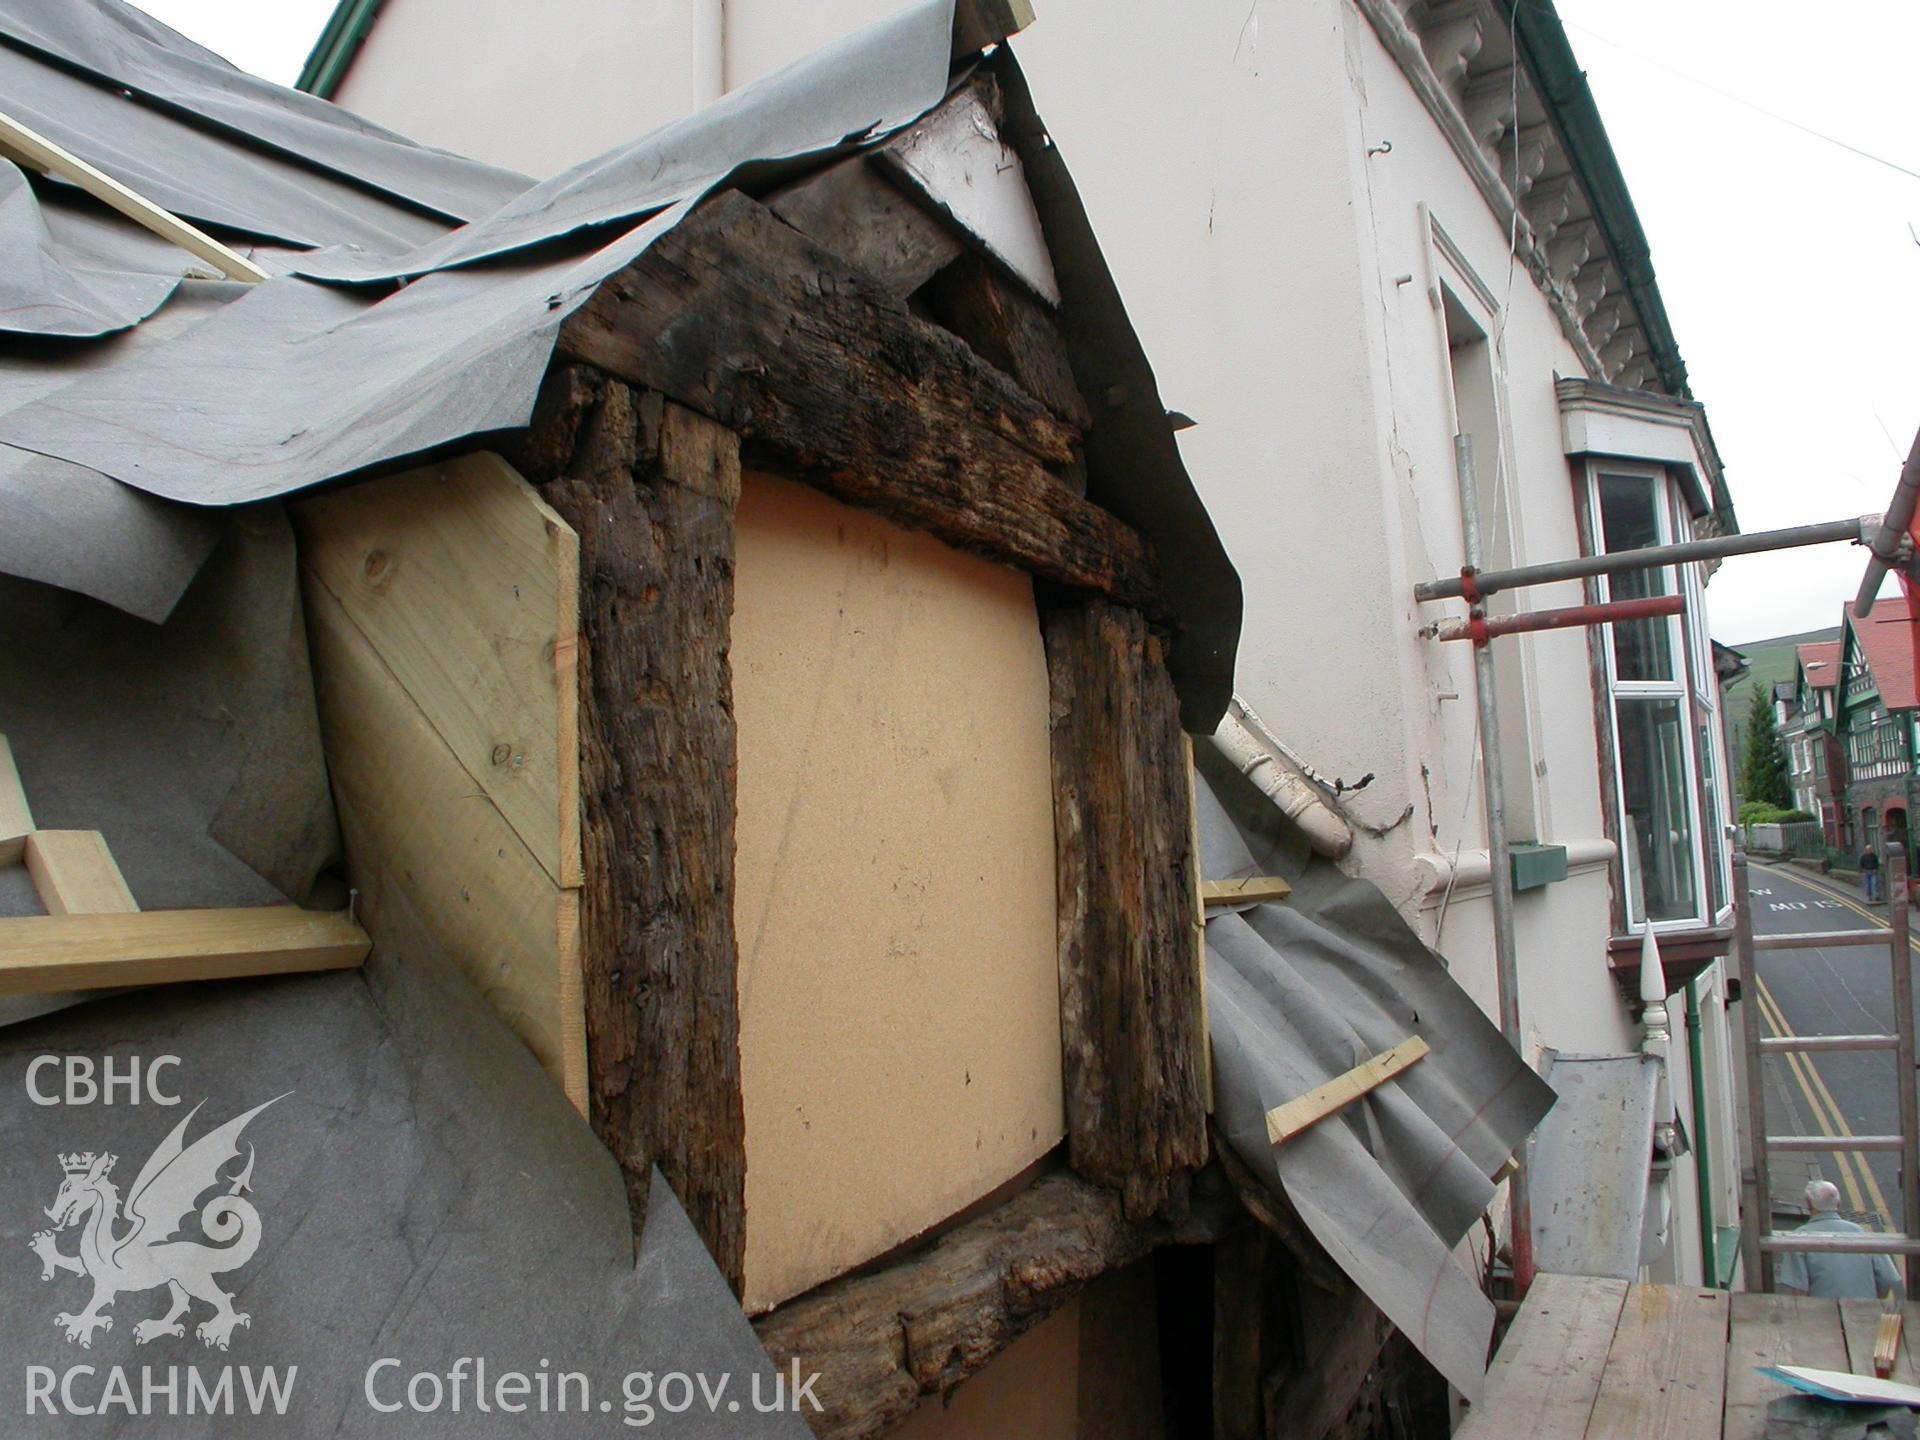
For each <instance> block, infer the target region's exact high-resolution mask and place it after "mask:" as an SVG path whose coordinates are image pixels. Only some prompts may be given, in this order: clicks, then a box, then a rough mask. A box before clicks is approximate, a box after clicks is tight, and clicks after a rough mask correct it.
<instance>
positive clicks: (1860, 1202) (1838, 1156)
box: [1753, 875, 1920, 1230]
mask: <svg viewBox="0 0 1920 1440" xmlns="http://www.w3.org/2000/svg"><path fill="white" fill-rule="evenodd" d="M1789 878H1791V879H1793V880H1794V881H1795V882H1797V883H1799V884H1801V885H1805V886H1806V888H1807V889H1809V890H1817V891H1820V892H1822V893H1823V894H1826V895H1828V896H1831V897H1832V898H1833V899H1834V900H1836V901H1837V902H1839V903H1840V904H1841V905H1844V906H1845V907H1846V908H1847V909H1849V910H1851V911H1853V912H1854V914H1856V915H1859V916H1861V917H1863V918H1864V919H1866V920H1868V921H1870V922H1872V923H1873V924H1874V925H1877V926H1879V927H1880V928H1881V929H1883V930H1890V929H1891V928H1892V927H1891V926H1889V925H1888V924H1887V922H1886V921H1885V920H1882V919H1881V918H1880V917H1879V916H1878V915H1875V914H1874V913H1873V912H1872V911H1871V910H1866V909H1863V908H1861V907H1860V906H1858V905H1856V904H1854V903H1853V901H1851V900H1850V899H1848V898H1847V897H1846V896H1845V895H1843V894H1841V893H1840V892H1839V891H1837V890H1832V889H1829V888H1828V887H1827V886H1825V885H1820V884H1816V883H1814V882H1812V881H1810V880H1803V879H1801V878H1800V877H1799V876H1797V875H1795V876H1791V877H1789ZM1908 944H1909V945H1912V946H1913V947H1914V948H1915V949H1916V950H1920V942H1916V941H1914V940H1912V939H1909V940H1908ZM1849 948H1851V947H1849ZM1782 953H1790V952H1782ZM1889 958H1891V957H1889ZM1753 978H1754V986H1755V988H1756V989H1757V990H1758V991H1759V995H1758V996H1757V997H1756V998H1757V999H1758V1000H1759V1002H1760V1015H1761V1017H1762V1018H1763V1019H1764V1020H1765V1021H1766V1022H1767V1028H1768V1029H1769V1030H1771V1031H1772V1032H1773V1033H1774V1034H1775V1035H1776V1036H1790V1035H1793V1034H1794V1033H1795V1031H1794V1028H1793V1027H1792V1026H1791V1025H1789V1024H1788V1023H1787V1017H1786V1014H1785V1012H1784V1011H1782V1010H1781V1008H1780V1004H1779V1002H1778V1001H1777V1000H1775V999H1774V998H1773V992H1772V991H1771V990H1769V989H1767V982H1766V981H1764V980H1762V979H1761V978H1760V977H1759V976H1758V975H1755V976H1754V977H1753ZM1784 1054H1785V1059H1786V1062H1787V1068H1788V1069H1790V1070H1791V1071H1792V1072H1793V1078H1794V1081H1795V1083H1796V1084H1797V1085H1798V1086H1799V1087H1800V1093H1801V1095H1802V1096H1803V1097H1805V1099H1806V1102H1807V1113H1808V1114H1809V1115H1811V1116H1812V1117H1813V1123H1814V1125H1815V1126H1816V1127H1817V1128H1818V1129H1820V1130H1824V1131H1825V1132H1826V1133H1827V1134H1829V1135H1851V1134H1853V1127H1852V1126H1851V1125H1849V1124H1847V1119H1846V1116H1844V1115H1842V1114H1841V1113H1840V1105H1839V1102H1838V1101H1836V1100H1835V1099H1834V1098H1833V1092H1832V1091H1831V1090H1829V1089H1828V1088H1827V1082H1826V1081H1825V1080H1824V1079H1823V1078H1822V1077H1821V1075H1820V1067H1819V1066H1817V1065H1816V1064H1814V1061H1813V1056H1812V1055H1811V1054H1809V1053H1807V1052H1804V1051H1798V1050H1788V1051H1786V1052H1784ZM1833 1157H1834V1163H1835V1166H1836V1167H1837V1168H1838V1170H1839V1172H1840V1178H1841V1189H1843V1190H1844V1191H1845V1192H1846V1195H1847V1201H1848V1206H1849V1208H1850V1209H1852V1210H1853V1212H1854V1213H1855V1214H1856V1215H1859V1214H1865V1213H1867V1211H1868V1210H1869V1208H1871V1210H1872V1211H1873V1213H1875V1214H1876V1215H1877V1216H1878V1217H1879V1223H1880V1228H1882V1229H1883V1230H1892V1229H1896V1228H1897V1227H1896V1226H1895V1225H1894V1223H1893V1210H1892V1207H1891V1206H1889V1205H1888V1204H1887V1197H1886V1195H1885V1194H1884V1193H1883V1192H1882V1191H1881V1189H1880V1182H1879V1181H1878V1180H1876V1179H1875V1178H1874V1174H1873V1167H1872V1166H1871V1165H1869V1164H1868V1163H1867V1155H1866V1152H1865V1151H1864V1150H1836V1151H1834V1152H1833ZM1863 1186H1864V1193H1863ZM1869 1202H1870V1204H1869Z"/></svg>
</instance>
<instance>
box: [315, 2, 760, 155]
mask: <svg viewBox="0 0 1920 1440" xmlns="http://www.w3.org/2000/svg"><path fill="white" fill-rule="evenodd" d="M722 6H723V0H539V3H538V4H529V3H527V0H386V3H385V4H383V5H382V6H381V8H380V18H379V21H378V22H377V23H376V24H375V25H374V27H373V29H372V31H371V32H370V33H369V34H368V36H367V40H366V43H365V44H364V45H362V46H361V48H360V53H359V54H358V55H357V56H355V57H354V61H353V64H352V66H351V67H350V68H349V69H348V71H347V74H346V78H345V79H344V80H343V81H342V83H341V85H340V87H339V89H338V90H337V91H336V92H335V94H334V97H333V98H334V99H335V100H336V101H338V102H339V103H340V104H342V105H344V106H346V107H347V109H349V110H353V111H357V112H358V113H360V114H362V115H364V116H366V117H367V118H368V119H369V120H374V121H377V122H379V123H380V124H382V125H385V126H388V127H389V128H391V129H394V130H398V131H399V132H400V133H401V134H402V135H405V136H408V137H409V138H411V139H414V140H418V141H419V142H420V143H421V144H423V145H436V146H438V147H440V148H441V149H443V150H451V151H453V152H454V153H456V154H459V155H466V156H470V157H471V158H473V159H475V160H485V161H487V162H489V163H490V164H494V165H504V166H506V167H507V168H508V169H510V170H519V171H521V172H523V173H524V174H527V175H531V176H533V177H534V178H535V179H541V180H544V179H545V178H546V177H547V176H549V175H554V174H558V173H559V172H560V171H562V170H565V169H566V168H567V167H568V166H570V165H573V164H574V163H576V162H577V161H580V160H585V159H587V158H588V157H590V156H593V155H598V154H600V153H601V152H602V151H605V150H611V149H612V148H613V147H614V146H616V145H621V144H624V143H626V142H627V141H629V140H634V139H637V138H639V137H640V136H642V135H644V134H646V133H647V132H648V131H650V130H653V129H656V128H658V127H659V126H660V125H662V124H664V123H665V122H667V121H668V120H672V119H674V118H676V117H677V116H680V115H684V114H686V113H687V112H688V111H690V110H697V109H698V108H699V107H700V106H702V105H704V104H706V103H707V102H708V101H709V100H712V99H715V98H716V97H718V96H719V95H720V94H721V90H722V86H721V67H722V63H723V52H722V48H721V41H722V26H721V14H722Z"/></svg>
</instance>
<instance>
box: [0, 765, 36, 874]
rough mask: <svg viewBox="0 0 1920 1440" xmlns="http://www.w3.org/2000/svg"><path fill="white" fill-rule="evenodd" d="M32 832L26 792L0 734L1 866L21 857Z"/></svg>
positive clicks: (30, 813)
mask: <svg viewBox="0 0 1920 1440" xmlns="http://www.w3.org/2000/svg"><path fill="white" fill-rule="evenodd" d="M31 829H33V811H32V810H31V809H29V808H28V806H27V792H26V791H25V790H23V789H21V788H20V772H19V770H17V769H16V768H14V763H13V750H12V748H11V747H10V746H9V745H8V744H7V737H6V736H4V735H0V865H11V864H12V863H13V862H14V861H16V860H18V859H19V858H20V852H21V850H22V848H23V847H24V843H25V837H26V833H27V832H28V831H29V830H31Z"/></svg>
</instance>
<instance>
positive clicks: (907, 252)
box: [767, 155, 1004, 368]
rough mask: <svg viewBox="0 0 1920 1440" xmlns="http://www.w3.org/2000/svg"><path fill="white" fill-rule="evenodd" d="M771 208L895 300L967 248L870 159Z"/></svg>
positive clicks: (852, 160) (792, 190)
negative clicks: (883, 173)
mask: <svg viewBox="0 0 1920 1440" xmlns="http://www.w3.org/2000/svg"><path fill="white" fill-rule="evenodd" d="M767 203H768V205H769V206H770V207H771V208H772V210H773V213H774V214H776V215H778V216H779V217H780V218H781V219H782V220H784V221H786V223H787V224H789V225H791V226H792V227H793V228H794V229H796V230H798V231H799V232H800V233H801V234H802V235H805V236H806V237H807V238H808V239H809V240H812V241H815V242H816V243H818V244H819V245H821V246H823V247H824V248H826V249H828V250H831V251H832V252H833V253H834V254H836V255H838V256H839V257H840V258H841V259H843V260H845V261H846V262H847V263H848V264H850V265H852V266H853V268H854V269H856V270H859V271H861V272H862V273H863V274H865V275H867V276H868V277H870V278H871V279H872V280H873V281H874V282H875V283H876V284H878V285H879V286H880V287H881V289H882V290H883V291H884V292H885V293H886V294H887V295H889V296H891V297H892V298H893V299H896V300H904V299H906V297H907V296H909V295H911V294H912V293H913V292H914V291H916V290H918V289H919V288H920V287H921V286H922V285H924V284H926V283H927V281H928V280H930V279H932V278H933V276H934V274H935V273H936V272H937V271H939V270H941V269H943V268H944V267H946V266H947V265H949V264H951V263H952V262H953V261H954V260H956V259H958V258H959V256H960V252H961V250H962V249H963V248H964V246H963V245H962V244H961V241H960V237H959V236H958V235H956V234H954V232H953V229H952V227H951V226H950V225H949V224H947V222H945V221H942V220H938V219H935V218H934V217H933V216H932V215H930V214H928V213H927V211H926V210H925V209H923V208H922V207H921V205H920V204H919V202H918V201H916V200H914V199H913V198H912V197H910V196H909V195H907V194H906V193H905V192H904V191H903V190H901V189H900V187H899V186H897V185H895V184H894V183H893V182H892V181H890V180H888V179H887V178H886V177H885V176H884V175H882V174H881V173H880V171H879V170H877V169H876V168H875V167H874V165H873V164H872V162H871V161H870V160H869V159H868V158H867V156H865V155H854V156H850V157H849V158H848V159H845V160H842V161H841V162H840V163H839V164H837V165H831V166H829V167H828V168H827V169H825V170H822V171H820V172H819V173H817V174H814V175H809V176H808V177H807V178H806V179H804V180H802V181H800V182H799V183H798V184H796V185H793V186H790V187H789V188H787V189H785V190H783V191H781V192H780V193H779V194H777V195H775V196H773V197H772V198H771V199H769V200H768V202H767ZM1003 368H1004V367H1003Z"/></svg>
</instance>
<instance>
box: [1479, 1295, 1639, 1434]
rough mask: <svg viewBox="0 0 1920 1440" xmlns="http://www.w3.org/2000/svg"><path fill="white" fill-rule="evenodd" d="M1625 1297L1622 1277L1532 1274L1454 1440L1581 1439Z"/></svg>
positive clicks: (1591, 1410) (1598, 1388) (1598, 1390)
mask: <svg viewBox="0 0 1920 1440" xmlns="http://www.w3.org/2000/svg"><path fill="white" fill-rule="evenodd" d="M1626 1298H1627V1282H1626V1281H1624V1280H1596V1279H1591V1278H1589V1277H1587V1276H1583V1275H1539V1276H1536V1277H1535V1279H1534V1282H1533V1288H1532V1289H1531V1290H1529V1291H1528V1292H1527V1302H1526V1304H1525V1305H1524V1306H1522V1307H1521V1310H1520V1314H1519V1315H1518V1317H1516V1318H1515V1320H1514V1322H1513V1328H1512V1329H1511V1330H1509V1331H1508V1332H1507V1336H1506V1339H1505V1340H1503V1341H1502V1342H1501V1345H1500V1350H1499V1353H1498V1354H1496V1355H1495V1356H1494V1357H1493V1366H1492V1368H1491V1369H1490V1370H1488V1372H1487V1388H1486V1390H1485V1392H1484V1393H1483V1394H1482V1395H1481V1397H1480V1403H1479V1404H1478V1405H1476V1406H1475V1407H1474V1409H1473V1413H1472V1414H1471V1415H1470V1416H1469V1417H1468V1419H1467V1422H1466V1424H1464V1425H1463V1426H1461V1428H1460V1429H1459V1430H1458V1431H1456V1432H1455V1440H1494V1437H1495V1436H1510V1435H1538V1436H1543V1437H1544V1436H1549V1435H1553V1436H1579V1435H1584V1434H1585V1433H1586V1429H1587V1417H1588V1416H1589V1415H1591V1414H1592V1413H1593V1402H1594V1399H1595V1398H1596V1397H1597V1396H1598V1395H1599V1393H1600V1377H1601V1375H1602V1373H1603V1372H1604V1371H1605V1369H1606V1363H1607V1352H1608V1351H1609V1350H1610V1349H1611V1348H1612V1346H1613V1333H1614V1329H1615V1327H1616V1326H1617V1325H1618V1324H1619V1322H1620V1307H1621V1304H1622V1303H1623V1302H1624V1301H1625V1300H1626Z"/></svg>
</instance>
